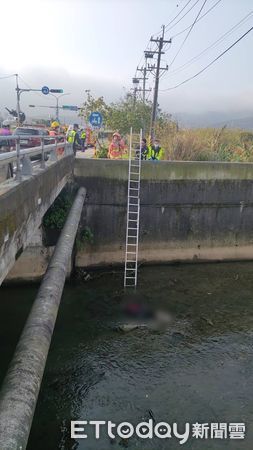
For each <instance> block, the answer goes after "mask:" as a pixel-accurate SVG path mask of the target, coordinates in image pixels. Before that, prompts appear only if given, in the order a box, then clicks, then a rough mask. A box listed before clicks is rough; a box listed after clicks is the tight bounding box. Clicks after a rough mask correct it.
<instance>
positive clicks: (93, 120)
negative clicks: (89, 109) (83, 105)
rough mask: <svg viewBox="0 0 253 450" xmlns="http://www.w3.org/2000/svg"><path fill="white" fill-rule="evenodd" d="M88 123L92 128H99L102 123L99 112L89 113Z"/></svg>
mask: <svg viewBox="0 0 253 450" xmlns="http://www.w3.org/2000/svg"><path fill="white" fill-rule="evenodd" d="M89 122H90V124H91V125H92V126H93V127H97V128H100V127H101V125H102V122H103V117H102V114H100V112H97V111H95V112H93V113H91V115H90V117H89Z"/></svg>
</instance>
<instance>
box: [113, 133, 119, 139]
mask: <svg viewBox="0 0 253 450" xmlns="http://www.w3.org/2000/svg"><path fill="white" fill-rule="evenodd" d="M112 137H117V138H121V136H120V134H119V133H117V132H116V133H113V135H112Z"/></svg>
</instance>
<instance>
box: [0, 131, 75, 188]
mask: <svg viewBox="0 0 253 450" xmlns="http://www.w3.org/2000/svg"><path fill="white" fill-rule="evenodd" d="M31 138H32V139H34V138H36V139H39V140H40V142H41V145H39V146H37V147H29V148H25V149H21V148H20V141H22V140H27V139H31ZM59 139H60V140H61V141H60V142H59ZM49 140H50V141H52V143H51V144H45V141H49ZM3 141H4V142H6V141H7V142H9V146H10V148H11V147H14V146H15V150H12V151H7V152H2V153H1V150H0V167H1V166H6V165H7V164H12V163H13V162H16V170H15V180H16V181H21V180H22V176H25V175H32V174H33V165H32V162H31V157H32V156H41V161H40V168H41V169H45V167H46V161H45V156H46V154H50V156H49V161H50V162H54V161H57V159H58V158H57V149H59V148H61V149H62V148H63V149H64V155H65V156H66V155H70V154H72V153H73V146H72V144H69V143H68V142H67V140H66V136H65V135H57V136H34V135H25V136H21V135H17V136H14V135H10V136H0V144H1V142H3ZM12 142H14V145H12Z"/></svg>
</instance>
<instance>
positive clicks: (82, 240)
mask: <svg viewBox="0 0 253 450" xmlns="http://www.w3.org/2000/svg"><path fill="white" fill-rule="evenodd" d="M93 243H94V235H93V233H92V231H91V229H90V228H89V227H85V228H83V229H81V230H79V231H78V235H77V238H76V246H77V249H78V250H82V249H83V248H84V247H85V245H86V244H93Z"/></svg>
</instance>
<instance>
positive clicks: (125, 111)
mask: <svg viewBox="0 0 253 450" xmlns="http://www.w3.org/2000/svg"><path fill="white" fill-rule="evenodd" d="M93 111H98V112H100V113H101V114H102V116H103V123H104V126H105V128H107V129H109V130H111V131H116V130H118V131H119V132H120V133H121V134H123V135H126V134H128V133H129V131H130V128H131V127H132V129H133V132H135V133H138V132H139V131H140V129H142V130H143V134H144V135H146V136H147V135H148V134H149V130H150V121H151V113H152V103H151V102H145V103H144V102H143V101H142V100H138V99H136V98H135V97H134V95H133V94H132V93H130V92H127V93H126V94H125V95H124V97H122V98H121V99H120V100H119V101H118V102H115V103H110V104H106V102H105V100H104V97H98V98H95V97H93V96H92V95H91V94H90V93H89V94H88V96H87V100H86V101H85V102H84V103H83V106H82V109H81V112H80V116H82V117H83V118H84V120H85V121H86V122H88V118H89V115H90V114H91V113H92V112H93ZM168 124H173V122H172V120H171V115H169V114H167V113H165V112H163V111H161V110H160V109H158V113H157V130H159V132H160V130H161V129H162V128H166V130H168Z"/></svg>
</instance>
